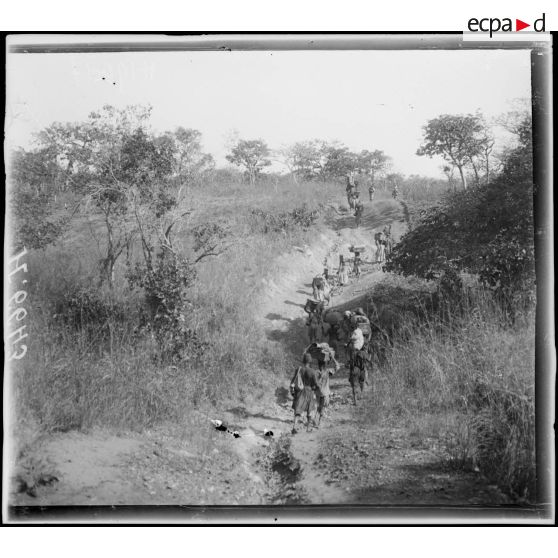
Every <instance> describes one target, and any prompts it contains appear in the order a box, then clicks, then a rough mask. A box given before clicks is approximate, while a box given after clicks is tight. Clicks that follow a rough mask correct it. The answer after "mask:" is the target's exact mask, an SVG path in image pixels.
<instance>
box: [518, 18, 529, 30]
mask: <svg viewBox="0 0 558 558" xmlns="http://www.w3.org/2000/svg"><path fill="white" fill-rule="evenodd" d="M526 27H531V25H530V24H529V23H525V22H524V21H521V20H520V19H516V20H515V30H516V31H521V30H522V29H525V28H526Z"/></svg>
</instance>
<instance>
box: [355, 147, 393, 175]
mask: <svg viewBox="0 0 558 558" xmlns="http://www.w3.org/2000/svg"><path fill="white" fill-rule="evenodd" d="M390 165H391V157H389V156H388V155H386V154H385V153H384V152H383V151H380V150H379V149H376V150H375V151H367V150H366V149H364V150H362V151H361V152H360V153H359V154H358V155H356V157H355V170H357V171H358V172H359V173H360V174H363V175H365V176H369V177H370V179H371V180H372V182H374V180H375V179H376V178H377V177H378V176H381V175H382V174H385V172H386V171H387V169H388V168H389V166H390Z"/></svg>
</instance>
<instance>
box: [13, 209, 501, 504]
mask: <svg viewBox="0 0 558 558" xmlns="http://www.w3.org/2000/svg"><path fill="white" fill-rule="evenodd" d="M389 223H391V224H392V232H393V236H394V238H395V239H396V240H397V238H398V237H399V236H400V235H401V234H402V233H403V231H404V230H405V221H404V214H403V210H402V207H401V205H400V204H399V203H397V202H394V201H392V200H380V201H377V202H374V203H372V204H366V210H365V214H364V216H363V221H362V224H361V227H360V228H358V229H357V228H355V226H354V219H353V217H351V216H348V215H342V214H341V215H338V217H337V218H336V219H335V221H334V223H332V227H331V228H330V229H328V230H327V231H326V232H324V233H323V234H322V235H321V236H320V237H319V238H317V239H316V240H315V242H314V243H313V245H312V246H301V247H294V248H293V249H292V251H291V252H290V253H289V254H285V255H284V256H282V257H281V258H280V259H279V261H277V262H276V263H277V269H278V273H277V274H276V275H275V277H274V278H273V279H272V280H268V281H267V284H266V289H265V290H266V296H265V299H264V300H263V301H262V305H261V314H260V316H258V319H259V320H260V321H261V323H262V326H263V327H264V329H265V332H266V335H267V338H268V339H269V342H271V343H277V344H279V346H280V347H281V348H282V350H284V351H286V352H288V353H290V354H292V355H293V357H294V358H295V359H297V360H299V359H300V356H301V355H302V351H303V349H304V347H305V346H306V345H307V344H308V342H307V337H306V331H305V326H304V322H305V317H306V315H305V313H304V310H303V306H304V303H305V301H306V299H307V298H308V297H310V296H311V285H310V281H311V279H312V277H313V276H314V275H316V274H317V273H319V272H320V271H321V270H322V264H323V260H324V258H325V257H326V256H329V257H331V258H332V259H333V260H334V261H337V258H338V255H339V254H340V253H341V254H345V255H346V256H349V252H348V247H349V246H350V245H351V244H362V245H364V246H366V252H365V254H366V257H365V264H364V272H363V275H362V276H361V278H360V279H358V280H353V281H352V282H351V284H350V285H349V286H348V287H347V288H345V289H344V291H343V293H342V294H341V295H340V296H337V297H334V299H333V305H334V306H341V307H343V308H345V307H355V306H356V305H357V299H358V297H360V296H362V295H363V294H364V293H365V291H366V289H367V288H368V287H370V286H371V285H373V284H374V282H376V281H378V279H379V278H380V277H381V276H382V271H381V269H380V265H379V264H376V263H374V262H373V259H374V258H373V257H372V255H373V254H375V250H374V240H373V235H374V232H376V231H378V230H381V229H382V228H383V226H384V225H386V224H389ZM293 372H294V370H286V371H285V376H284V378H283V380H282V381H279V385H278V386H277V389H276V390H275V393H271V394H270V395H269V397H267V398H265V399H262V400H261V401H259V402H258V403H254V404H252V405H251V406H249V407H242V406H238V407H235V408H231V409H228V410H226V411H223V412H221V413H220V415H219V417H218V418H219V419H221V420H223V421H224V422H225V423H226V424H227V425H230V428H231V429H234V430H236V431H238V432H239V434H240V437H239V438H234V437H233V436H232V435H231V434H230V433H227V432H219V431H216V430H214V429H212V428H211V427H210V426H209V427H208V421H209V418H210V417H208V416H206V415H205V414H203V413H202V412H200V413H199V416H197V417H194V418H193V419H192V420H193V423H192V424H190V425H164V426H161V427H160V428H158V429H155V430H153V431H150V432H144V433H141V434H134V433H129V432H128V433H126V432H124V433H118V435H114V433H107V432H102V431H98V432H97V431H95V432H87V433H67V434H60V435H59V436H57V437H54V438H50V439H47V440H45V441H44V442H43V443H42V444H41V445H40V446H39V447H38V448H37V450H36V453H37V455H39V454H40V455H41V457H40V460H42V462H43V465H41V462H40V460H39V459H38V458H37V459H36V460H35V461H36V463H34V464H33V467H36V468H40V467H41V466H42V467H43V468H44V467H45V465H44V462H47V463H48V465H46V467H47V468H50V470H52V471H54V473H55V474H56V477H57V480H56V481H55V482H53V483H52V484H49V485H48V486H42V487H40V489H39V490H37V491H36V493H35V494H34V495H33V494H32V493H31V494H30V493H28V492H22V493H20V494H18V495H14V497H13V503H15V504H18V505H23V506H26V505H27V506H29V505H38V504H39V505H55V504H58V505H84V504H110V505H118V504H187V505H188V504H189V505H192V504H194V505H199V504H202V505H213V504H221V505H224V504H230V505H235V504H289V503H296V504H373V505H390V506H394V505H404V506H415V505H429V506H447V505H453V506H459V505H466V506H480V505H495V504H502V503H505V502H506V500H505V498H504V497H503V496H502V495H501V493H500V492H499V491H498V490H497V489H496V487H494V486H490V485H489V484H488V483H487V482H486V481H485V480H484V479H483V477H482V476H481V475H480V474H479V473H477V472H474V471H471V472H463V471H458V470H451V469H449V468H448V466H447V459H446V457H447V456H445V454H444V447H443V444H441V441H440V440H438V439H437V438H436V437H435V436H432V437H425V436H423V435H417V433H416V432H414V431H413V430H412V429H409V428H405V427H402V426H401V425H400V424H397V423H389V422H388V423H386V422H382V421H376V422H374V421H370V420H369V419H368V420H364V415H363V413H365V412H366V411H367V410H368V411H370V409H369V408H368V409H367V405H369V399H367V398H366V396H365V398H364V400H363V401H361V402H359V405H358V406H357V407H356V408H355V407H354V406H353V405H352V398H351V393H350V386H349V383H348V371H347V369H346V368H341V370H340V371H339V372H338V373H337V374H336V375H335V376H334V377H333V378H332V381H331V390H332V396H331V405H330V407H329V409H328V412H327V415H326V417H325V418H324V420H323V421H322V425H321V428H320V429H318V430H316V429H314V430H312V431H311V432H306V431H305V429H301V431H300V432H299V433H298V434H296V435H291V428H292V409H291V404H292V401H291V398H290V395H289V394H288V389H287V388H288V382H289V379H290V376H291V375H292V373H293ZM379 378H381V374H377V373H373V374H372V375H371V378H370V385H368V386H367V387H366V391H367V393H368V394H369V393H371V392H372V390H373V389H374V383H375V382H376V381H380V380H379ZM266 430H267V431H272V432H273V436H265V435H264V432H265V431H266ZM192 437H197V438H196V439H195V440H193V439H192ZM194 442H195V443H194ZM192 448H195V449H192ZM31 459H32V457H31ZM31 492H32V491H31Z"/></svg>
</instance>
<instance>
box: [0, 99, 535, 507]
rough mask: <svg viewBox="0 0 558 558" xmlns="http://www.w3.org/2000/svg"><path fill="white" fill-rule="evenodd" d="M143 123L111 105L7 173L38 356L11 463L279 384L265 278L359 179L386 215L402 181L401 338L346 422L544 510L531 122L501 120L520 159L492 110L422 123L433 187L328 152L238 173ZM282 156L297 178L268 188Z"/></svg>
mask: <svg viewBox="0 0 558 558" xmlns="http://www.w3.org/2000/svg"><path fill="white" fill-rule="evenodd" d="M149 113H150V109H149V108H146V107H137V106H136V107H128V108H126V109H124V110H119V109H115V108H113V107H108V106H105V107H103V108H102V109H100V110H99V111H98V112H95V113H92V114H91V115H90V116H89V118H88V119H87V120H86V121H85V122H79V123H53V124H52V125H51V126H49V127H48V128H46V129H44V130H43V131H41V132H40V133H39V134H38V136H37V138H36V142H35V147H34V148H33V149H30V150H27V151H25V150H21V149H20V150H17V151H15V152H13V153H12V154H11V156H10V160H9V161H8V163H9V164H8V206H7V207H8V230H9V231H10V233H11V237H10V239H9V240H10V242H11V245H10V252H11V255H16V254H18V253H21V251H23V250H26V255H25V258H26V262H27V265H28V272H27V279H28V283H27V286H28V289H27V290H28V297H27V300H26V303H25V307H26V309H27V312H28V315H27V318H26V325H27V332H28V340H27V342H28V352H27V354H26V356H25V358H22V359H21V360H16V359H14V360H12V361H11V362H10V367H11V374H12V378H13V383H12V386H13V389H14V395H15V396H14V402H15V424H16V426H17V432H16V433H14V436H15V439H16V441H17V444H18V448H20V450H21V451H22V452H23V453H24V452H25V448H29V447H32V445H33V443H34V441H35V440H36V439H37V438H38V437H40V436H44V435H48V434H50V433H53V432H66V431H69V430H74V429H77V430H80V429H81V430H86V429H87V428H91V427H94V426H103V427H109V428H111V427H114V428H128V429H132V430H138V431H141V430H142V429H145V428H148V427H153V426H154V425H157V424H161V423H166V422H174V423H178V422H180V421H186V420H187V417H188V416H189V414H190V413H191V412H192V411H193V410H196V409H215V408H219V407H220V406H223V405H225V404H234V403H235V402H236V403H238V402H244V401H248V400H250V398H258V397H260V398H261V397H263V394H265V393H268V392H270V391H273V390H275V389H276V387H277V386H278V385H282V384H285V382H286V380H285V377H286V376H285V374H286V372H287V371H290V370H291V368H292V366H293V364H294V362H295V360H294V356H293V355H292V354H291V353H290V352H289V351H288V350H287V348H285V347H281V346H280V345H279V344H277V343H270V342H269V341H268V340H267V339H266V337H265V334H264V332H263V331H262V328H261V326H260V324H259V322H258V320H256V319H255V316H256V314H257V311H258V301H259V300H260V298H261V297H265V283H264V280H269V279H271V278H273V276H274V273H275V267H274V260H275V259H276V258H278V257H279V256H280V255H281V254H283V253H285V252H287V251H288V250H289V249H291V248H292V247H293V246H303V245H309V246H312V245H313V244H314V243H316V242H318V238H319V233H320V231H323V230H325V228H327V227H328V226H329V223H330V222H331V219H332V218H334V216H333V215H332V213H331V209H330V208H329V207H328V203H329V202H331V201H332V200H334V201H337V202H340V203H343V198H344V193H345V189H344V187H345V176H346V175H347V174H348V173H349V172H356V173H358V176H359V177H360V180H361V183H362V191H363V192H365V189H366V187H367V186H366V185H367V184H370V183H373V184H375V185H376V190H377V195H378V196H379V198H380V199H382V198H388V197H389V196H390V195H391V188H392V187H393V185H395V184H397V185H398V187H399V192H400V198H401V201H402V204H403V207H404V211H405V215H406V219H407V232H406V234H405V235H404V236H403V237H402V239H401V241H400V242H399V243H398V244H396V245H395V246H394V250H393V252H392V254H391V256H390V257H389V259H388V261H387V262H386V264H385V267H384V271H385V272H386V273H385V280H383V281H382V282H381V283H379V284H377V285H375V286H374V288H373V289H372V290H371V291H370V292H369V293H367V295H368V297H369V299H370V303H371V305H370V307H372V306H374V305H375V306H381V307H382V309H383V312H380V313H378V314H376V315H375V316H371V317H372V319H376V320H379V321H382V320H384V322H385V323H384V324H383V325H386V324H387V322H389V324H388V325H389V329H390V331H391V335H390V336H389V337H388V338H387V339H386V341H385V344H384V346H383V347H381V348H380V349H379V351H378V355H377V362H376V364H375V366H376V372H375V374H376V378H377V381H376V384H375V389H374V390H372V391H371V392H370V393H369V394H368V395H367V399H366V401H365V404H364V405H363V406H362V407H361V408H359V409H358V410H357V411H355V412H357V413H360V414H361V415H362V416H361V418H362V420H364V421H368V423H370V424H373V423H376V422H377V421H379V420H394V421H403V423H404V424H408V425H409V428H411V427H412V428H413V429H414V430H415V431H416V435H417V436H418V437H420V436H438V437H439V438H440V440H441V443H443V444H445V446H446V448H447V449H448V451H449V452H450V454H451V456H452V457H451V459H450V460H449V462H448V466H451V467H455V468H479V469H480V470H481V471H482V472H483V474H485V475H487V476H488V477H489V478H490V479H491V480H492V481H493V482H495V483H496V484H498V485H499V486H500V488H501V489H502V490H503V491H505V492H506V493H507V494H509V495H511V496H512V497H513V498H515V499H516V501H517V502H519V503H529V502H534V501H535V497H536V483H535V478H536V471H535V433H534V424H535V422H534V421H535V419H534V377H535V371H534V334H535V332H534V310H535V304H536V300H535V273H534V229H533V178H532V147H531V122H530V117H529V114H528V113H516V114H514V115H508V116H507V120H506V125H507V127H508V129H509V130H510V131H511V132H512V133H513V134H514V139H513V140H510V144H509V145H507V146H498V145H497V144H495V140H494V139H493V135H492V133H491V130H490V126H489V125H488V124H487V123H486V122H485V121H484V119H483V118H482V115H478V114H477V115H466V116H459V117H458V116H452V115H442V116H441V117H439V118H438V119H434V120H432V121H430V122H429V123H427V124H426V125H425V130H424V141H423V144H422V145H421V146H417V148H418V150H419V151H418V154H419V155H424V156H437V155H440V156H442V157H443V158H444V161H445V164H446V166H445V167H444V173H445V174H446V177H447V179H444V180H442V179H432V178H426V177H419V176H413V175H412V176H403V175H400V174H397V173H395V172H392V171H393V165H394V164H396V163H397V162H396V161H391V159H390V157H389V156H388V155H387V154H385V153H383V152H382V151H381V150H378V149H372V148H371V149H370V150H364V151H361V152H358V153H353V152H351V151H350V150H349V149H348V148H347V147H346V146H344V145H342V144H338V143H327V142H323V141H320V140H309V141H302V142H299V143H297V144H295V145H292V146H289V147H288V148H283V149H280V150H277V151H273V150H272V149H271V148H270V147H269V146H267V144H266V143H265V141H264V140H262V139H255V140H239V141H238V142H237V144H236V145H235V146H233V148H232V149H231V152H230V154H229V156H228V157H227V159H228V161H229V162H230V163H231V164H232V165H234V166H231V167H228V168H217V167H216V165H215V161H214V159H213V157H212V156H211V155H210V154H207V153H204V152H203V149H202V137H201V134H200V133H199V132H198V131H196V130H191V129H185V128H177V129H176V130H174V131H170V132H165V133H162V134H157V133H154V132H153V131H152V130H151V129H150V126H149ZM278 159H279V160H281V162H282V163H283V164H284V165H285V167H286V168H287V169H288V170H289V172H288V173H286V174H278V173H274V172H271V171H269V167H270V164H271V163H270V161H271V160H278ZM266 171H267V172H266ZM364 195H367V194H364ZM402 322H404V323H402ZM7 351H8V356H9V352H10V347H8V348H7ZM411 425H412V426H411Z"/></svg>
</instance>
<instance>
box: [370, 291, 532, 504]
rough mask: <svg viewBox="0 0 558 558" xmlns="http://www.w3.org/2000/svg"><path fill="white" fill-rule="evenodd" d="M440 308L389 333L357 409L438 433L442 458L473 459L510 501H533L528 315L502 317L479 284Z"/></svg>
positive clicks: (465, 462)
mask: <svg viewBox="0 0 558 558" xmlns="http://www.w3.org/2000/svg"><path fill="white" fill-rule="evenodd" d="M449 308H451V306H448V307H447V308H446V309H445V310H444V311H443V312H440V313H439V314H438V315H433V316H431V317H430V318H429V319H426V320H424V319H423V320H421V321H420V323H415V325H411V326H407V327H406V328H405V331H404V335H402V336H397V335H396V336H395V338H394V339H393V346H392V347H391V350H389V351H388V352H387V353H386V361H385V362H384V363H382V364H381V366H379V367H378V368H377V369H376V371H375V373H374V376H373V377H374V389H373V390H372V392H371V393H370V394H369V400H368V401H367V405H366V408H365V409H364V410H363V411H362V412H363V413H364V414H365V417H366V419H367V420H368V421H373V422H375V421H378V420H381V419H385V418H389V417H392V418H397V420H403V421H404V423H406V424H407V426H408V427H409V428H411V429H412V431H413V433H414V435H415V436H416V437H417V438H428V437H430V436H435V437H439V438H441V439H443V440H444V441H445V445H446V449H447V451H448V462H449V463H450V464H452V465H455V466H457V467H465V468H477V467H478V468H479V469H480V471H481V472H482V473H483V474H484V475H485V476H487V477H488V478H490V479H491V480H492V481H494V482H496V483H497V484H498V485H499V486H500V487H501V488H502V489H503V490H505V491H506V492H507V493H508V494H511V495H513V496H515V497H516V498H517V499H518V501H522V502H529V501H534V499H535V497H536V486H535V484H536V483H535V481H536V469H535V402H534V382H535V360H534V359H535V356H534V349H535V328H534V314H533V313H528V314H525V315H523V316H521V318H520V319H518V320H517V321H515V323H513V324H510V321H509V317H508V316H507V315H506V313H505V312H504V311H503V310H502V309H501V307H500V306H499V304H498V303H497V302H496V301H495V300H494V299H493V297H492V293H490V292H486V291H477V293H476V294H475V295H474V296H473V297H469V299H468V302H467V304H466V305H465V306H464V307H463V308H461V309H460V310H459V311H455V312H452V311H451V310H448V309H449Z"/></svg>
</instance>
